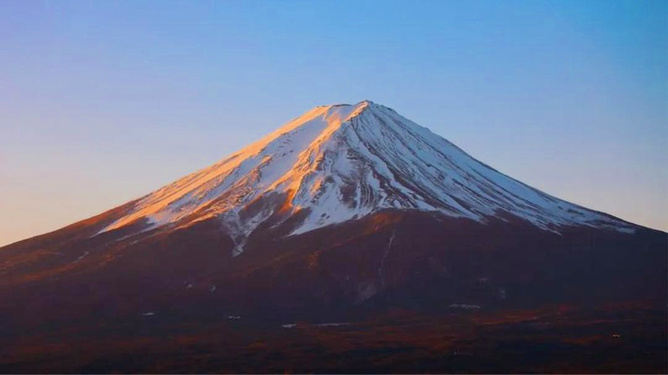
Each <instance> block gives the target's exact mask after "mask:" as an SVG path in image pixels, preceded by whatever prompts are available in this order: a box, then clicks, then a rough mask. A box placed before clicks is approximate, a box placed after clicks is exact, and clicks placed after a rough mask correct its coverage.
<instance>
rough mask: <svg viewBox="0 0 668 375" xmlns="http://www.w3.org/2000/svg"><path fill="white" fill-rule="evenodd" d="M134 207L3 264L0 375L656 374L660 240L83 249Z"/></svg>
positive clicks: (435, 222) (355, 229) (666, 357)
mask: <svg viewBox="0 0 668 375" xmlns="http://www.w3.org/2000/svg"><path fill="white" fill-rule="evenodd" d="M131 204H132V202H131V203H130V204H128V205H126V206H123V207H120V208H117V209H115V210H112V211H109V212H107V213H105V214H102V215H100V216H98V217H95V218H92V219H89V220H87V221H84V222H81V223H77V224H74V225H72V226H69V227H66V228H64V229H62V230H60V231H56V232H53V233H50V234H47V235H43V236H39V237H35V238H33V239H30V240H26V241H22V242H19V243H16V244H13V245H10V246H7V247H4V248H1V249H0V274H1V275H2V278H0V318H1V319H0V372H4V373H26V372H30V373H32V372H59V373H60V372H64V373H70V372H84V373H89V372H94V373H106V372H341V373H348V372H437V373H442V372H487V373H489V372H577V373H582V372H607V373H609V372H613V373H620V372H643V373H644V372H647V373H666V372H667V371H668V354H667V353H668V346H667V344H666V343H667V340H668V337H667V333H668V327H667V323H666V321H667V309H666V308H667V302H668V298H667V295H668V286H667V275H668V270H667V264H668V258H667V255H668V251H667V249H668V247H667V235H666V233H663V232H658V231H653V230H649V229H645V228H641V227H638V229H637V230H636V232H635V233H634V234H624V233H620V232H614V231H606V230H601V229H591V228H586V227H573V228H570V229H564V230H562V231H561V234H556V233H552V232H549V231H544V230H540V229H538V228H536V227H534V226H532V225H529V224H527V223H525V222H521V221H519V220H517V219H515V220H513V219H508V221H502V220H497V221H492V222H489V223H487V224H485V225H483V224H481V223H478V222H475V221H472V220H468V219H453V218H449V217H446V216H443V215H440V214H431V213H425V212H411V211H392V210H388V211H382V212H380V213H377V214H373V215H370V216H367V217H365V218H363V219H360V220H356V221H351V222H348V223H345V224H341V225H335V226H329V227H325V228H322V229H318V230H315V231H311V232H307V233H305V234H303V235H299V236H289V237H284V235H285V234H286V233H287V231H288V229H286V226H289V224H290V223H289V222H287V223H286V224H285V225H282V226H278V227H271V226H270V225H269V224H267V225H265V226H264V227H261V228H258V230H256V231H255V232H254V233H253V235H252V236H251V238H250V240H249V242H248V245H247V246H246V250H245V251H244V253H243V254H242V255H240V256H238V257H232V256H231V250H232V247H233V243H232V240H231V239H230V237H229V236H228V235H227V234H225V231H224V230H223V229H221V225H220V222H218V221H217V220H208V221H203V222H199V223H197V224H195V225H193V226H190V227H187V228H184V229H180V230H176V231H171V230H166V229H164V228H162V229H160V228H158V229H156V230H151V231H146V232H143V233H139V234H136V233H137V231H136V230H137V229H138V228H139V229H141V224H136V225H135V227H128V228H121V229H119V230H116V231H111V232H107V233H103V234H101V235H98V236H93V235H94V234H95V233H97V232H98V231H99V230H100V229H101V228H104V227H105V226H106V225H108V224H109V223H110V222H112V221H113V220H114V219H115V218H117V217H119V216H120V215H122V214H123V213H124V212H125V210H127V209H128V207H130V206H131ZM138 226H139V227H138ZM128 234H130V236H129V237H124V236H127V235H128ZM332 323H342V324H332Z"/></svg>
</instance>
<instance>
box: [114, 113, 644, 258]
mask: <svg viewBox="0 0 668 375" xmlns="http://www.w3.org/2000/svg"><path fill="white" fill-rule="evenodd" d="M250 207H255V208H254V209H252V210H251V209H249V208H250ZM389 208H394V209H404V210H424V211H436V212H441V213H443V214H445V215H449V216H454V217H465V218H470V219H473V220H477V221H480V222H485V221H486V220H488V219H489V218H491V217H501V218H505V217H508V216H511V217H516V218H518V219H523V220H527V221H528V222H530V223H532V224H534V225H535V226H537V227H540V228H542V229H545V230H551V231H555V232H558V231H559V230H560V227H564V226H570V225H585V226H591V227H597V228H608V229H612V230H620V231H632V230H633V228H634V227H633V225H631V224H628V223H626V222H624V221H621V220H619V219H615V218H613V217H610V216H607V215H605V214H601V213H598V212H595V211H591V210H588V209H585V208H583V207H580V206H577V205H574V204H571V203H568V202H565V201H563V200H560V199H557V198H555V197H552V196H550V195H548V194H545V193H543V192H541V191H538V190H536V189H533V188H531V187H529V186H527V185H525V184H523V183H521V182H519V181H517V180H514V179H512V178H510V177H508V176H506V175H504V174H502V173H500V172H498V171H496V170H494V169H492V168H490V167H488V166H487V165H485V164H483V163H481V162H479V161H477V160H476V159H474V158H472V157H471V156H469V155H468V154H466V153H465V152H464V151H462V150H461V149H459V148H458V147H456V146H455V145H453V144H452V143H450V142H448V141H447V140H445V139H443V138H441V137H440V136H438V135H436V134H434V133H432V132H430V131H429V130H428V129H426V128H424V127H421V126H419V125H417V124H415V123H414V122H412V121H410V120H408V119H406V118H404V117H402V116H401V115H399V114H398V113H396V112H395V111H394V110H392V109H390V108H387V107H384V106H382V105H378V104H375V103H373V102H371V101H368V100H365V101H362V102H359V103H357V104H355V105H347V104H338V105H328V106H318V107H316V108H313V109H311V110H310V111H308V112H306V113H304V114H303V115H301V116H299V117H297V118H295V119H293V120H292V121H290V122H288V123H287V124H285V125H283V126H282V127H281V128H279V129H278V130H276V131H274V132H273V133H271V134H269V135H267V136H266V137H264V138H263V139H261V140H259V141H258V142H255V143H253V144H251V145H249V146H248V147H246V148H243V149H241V150H239V151H237V152H235V153H233V154H232V155H230V156H228V157H227V158H225V159H223V160H221V161H219V162H217V163H216V164H214V165H212V166H210V167H208V168H205V169H202V170H200V171H198V172H195V173H193V174H190V175H188V176H186V177H184V178H182V179H180V180H178V181H176V182H174V183H172V184H170V185H167V186H165V187H163V188H161V189H159V190H157V191H155V192H153V193H150V194H148V195H146V196H144V197H142V198H140V199H139V200H138V201H137V203H136V204H135V206H134V208H133V209H132V210H131V211H130V212H129V213H128V214H127V215H125V216H124V217H122V218H120V219H119V220H117V221H115V222H114V223H112V224H111V225H109V226H108V227H106V228H105V229H104V230H103V231H109V230H113V229H117V228H120V227H123V226H126V225H128V224H130V223H134V222H137V221H139V220H144V219H146V220H147V221H148V223H149V224H150V227H149V228H155V227H161V226H165V225H177V226H183V225H190V224H192V223H194V222H197V221H201V220H205V219H210V218H219V219H220V220H222V222H223V223H224V225H225V227H226V228H227V230H228V231H229V233H230V234H231V236H232V238H233V239H234V241H235V243H236V244H237V248H236V249H235V253H236V254H238V253H240V252H241V251H242V250H243V244H244V242H245V240H246V239H247V238H248V236H249V235H250V233H252V232H253V230H255V228H257V226H258V225H260V224H261V223H262V222H264V221H266V220H267V219H269V218H270V217H272V216H275V215H278V214H279V213H280V214H281V215H282V216H283V217H289V216H290V215H291V214H295V213H298V212H301V213H302V215H303V217H304V218H303V220H302V221H301V222H300V224H299V225H298V226H297V227H296V228H295V229H294V230H293V231H292V234H299V233H304V232H307V231H310V230H313V229H317V228H320V227H324V226H327V225H332V224H336V223H340V222H344V221H348V220H354V219H358V218H361V217H363V216H365V215H368V214H369V213H372V212H376V211H379V210H382V209H389Z"/></svg>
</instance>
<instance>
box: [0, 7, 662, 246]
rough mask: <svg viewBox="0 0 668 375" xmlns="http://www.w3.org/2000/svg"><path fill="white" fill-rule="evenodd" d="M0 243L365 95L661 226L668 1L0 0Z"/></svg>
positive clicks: (502, 165)
mask: <svg viewBox="0 0 668 375" xmlns="http://www.w3.org/2000/svg"><path fill="white" fill-rule="evenodd" d="M0 72H1V73H0V131H1V132H0V134H1V136H0V245H1V244H6V243H10V242H13V241H16V240H19V239H22V238H26V237H29V236H32V235H36V234H40V233H43V232H46V231H49V230H53V229H57V228H59V227H61V226H64V225H66V224H69V223H71V222H73V221H75V220H79V219H83V218H86V217H89V216H91V215H93V214H96V213H99V212H101V211H103V210H106V209H108V208H111V207H114V206H116V205H119V204H121V203H124V202H126V201H128V200H130V199H133V198H136V197H138V196H140V195H143V194H145V193H148V192H149V191H151V190H154V189H156V188H158V187H160V186H162V185H163V184H165V183H168V182H170V181H172V180H174V179H176V178H178V177H181V176H182V175H184V174H187V173H189V172H191V171H194V170H195V169H199V168H201V167H204V166H206V165H208V164H210V163H212V162H214V161H216V160H218V159H220V158H222V157H223V156H225V155H226V154H228V153H230V152H232V151H234V150H235V149H238V148H240V147H242V146H244V145H245V144H247V143H249V142H251V141H253V140H255V139H257V138H258V137H260V136H262V135H263V134H265V133H267V132H269V131H270V130H273V129H274V128H276V127H278V126H279V125H280V124H282V123H284V122H286V121H288V120H289V119H291V118H293V117H295V116H297V115H299V114H300V113H302V112H304V111H306V110H307V109H309V108H311V107H313V106H315V105H319V104H330V103H354V102H357V101H360V100H362V99H370V100H373V101H375V102H377V103H381V104H384V105H387V106H389V107H392V108H394V109H395V110H397V111H398V112H399V113H401V114H403V115H404V116H406V117H408V118H410V119H412V120H414V121H416V122H418V123H419V124H421V125H424V126H427V127H429V128H430V129H432V131H434V132H436V133H438V134H440V135H442V136H444V137H445V138H447V139H449V140H451V141H452V142H454V143H456V144H457V145H459V146H460V147H462V148H463V149H464V150H466V151H468V152H469V153H470V154H472V155H473V156H474V157H476V158H478V159H480V160H482V161H484V162H486V163H488V164H490V165H492V166H494V167H495V168H497V169H499V170H500V171H502V172H504V173H507V174H509V175H511V176H513V177H515V178H517V179H519V180H522V181H524V182H526V183H528V184H530V185H532V186H535V187H537V188H539V189H542V190H544V191H546V192H548V193H551V194H553V195H556V196H558V197H560V198H564V199H567V200H570V201H572V202H575V203H578V204H582V205H585V206H587V207H590V208H594V209H598V210H602V211H605V212H608V213H611V214H613V215H616V216H620V217H622V218H624V219H627V220H630V221H633V222H636V223H639V224H644V225H647V226H650V227H654V228H660V229H663V230H668V215H667V214H666V213H667V212H668V197H667V194H668V193H667V191H668V168H666V162H667V161H668V156H667V151H666V147H667V146H668V2H667V1H638V0H634V1H621V0H616V1H585V0H577V1H550V2H547V1H470V0H466V1H445V0H444V1H354V2H353V1H331V2H329V1H315V0H314V1H295V0H290V1H282V2H279V1H262V2H254V1H208V0H207V1H166V0H160V1H111V0H108V1H48V0H38V1H37V0H36V1H30V0H18V1H10V0H3V1H0Z"/></svg>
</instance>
